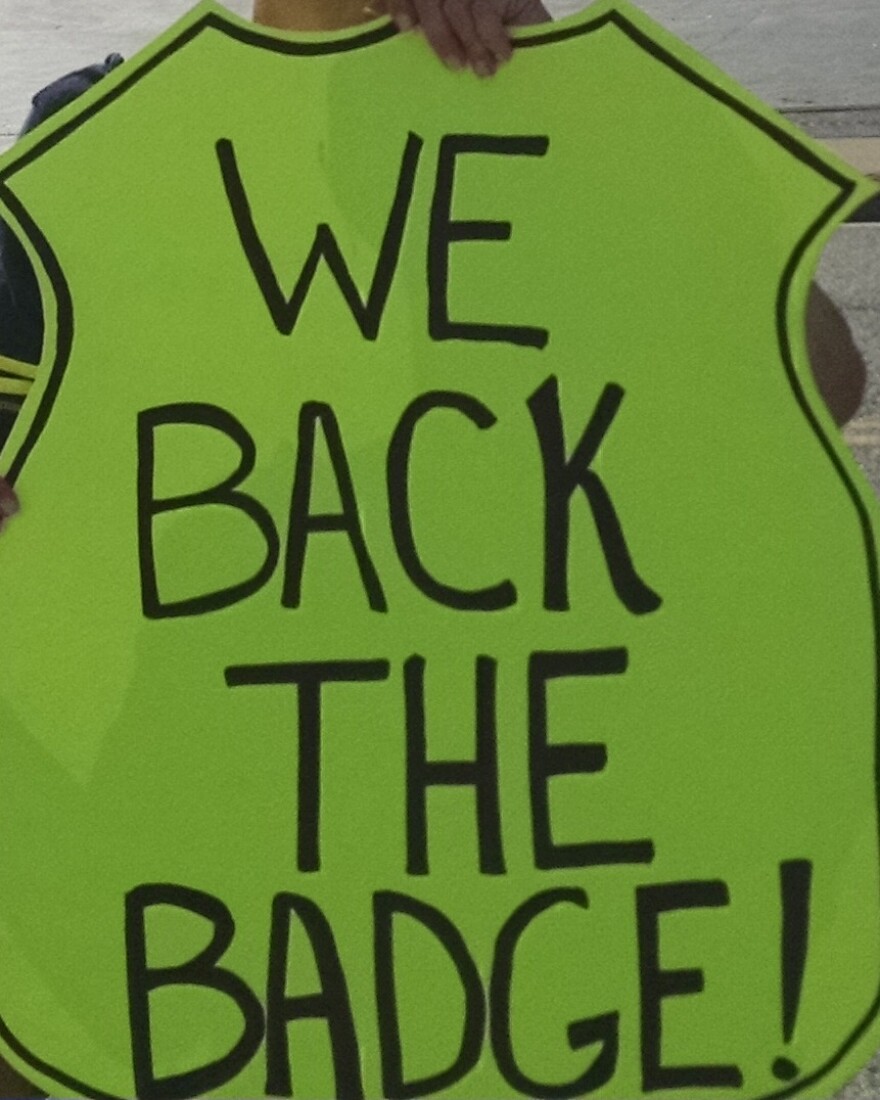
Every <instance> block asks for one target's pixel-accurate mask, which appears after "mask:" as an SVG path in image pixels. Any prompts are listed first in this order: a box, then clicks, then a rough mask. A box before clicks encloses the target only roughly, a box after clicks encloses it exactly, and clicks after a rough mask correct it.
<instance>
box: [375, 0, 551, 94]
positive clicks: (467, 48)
mask: <svg viewBox="0 0 880 1100" xmlns="http://www.w3.org/2000/svg"><path fill="white" fill-rule="evenodd" d="M385 8H386V10H387V12H388V14H389V15H390V16H391V18H392V19H393V20H394V22H395V23H396V24H397V25H398V27H399V28H400V29H401V30H402V31H407V30H411V29H413V28H416V27H417V28H419V30H421V32H422V33H423V34H424V36H425V38H426V39H427V40H428V44H429V45H430V46H431V48H432V49H433V50H434V52H435V53H436V54H437V56H438V57H439V58H440V60H441V61H442V62H443V63H444V64H445V65H448V66H449V68H451V69H463V68H465V67H466V66H469V67H470V68H472V69H473V70H474V72H475V73H476V74H477V75H478V76H492V74H493V73H495V72H496V70H497V69H498V66H499V65H502V64H504V62H505V61H509V60H510V55H511V53H512V52H513V51H512V47H511V44H510V35H509V34H508V30H507V28H508V27H524V26H528V25H529V24H532V23H546V22H548V21H549V20H550V15H549V14H548V12H547V9H546V8H545V7H544V5H543V4H542V3H541V2H540V0H385Z"/></svg>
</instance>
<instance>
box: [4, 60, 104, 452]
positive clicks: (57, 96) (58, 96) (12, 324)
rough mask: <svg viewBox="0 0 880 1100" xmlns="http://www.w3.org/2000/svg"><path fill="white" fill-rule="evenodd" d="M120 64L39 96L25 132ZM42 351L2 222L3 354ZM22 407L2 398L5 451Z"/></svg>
mask: <svg viewBox="0 0 880 1100" xmlns="http://www.w3.org/2000/svg"><path fill="white" fill-rule="evenodd" d="M120 64H122V58H121V57H120V56H119V54H118V53H114V54H110V56H109V57H108V58H107V60H106V61H104V62H102V63H101V64H99V65H89V66H88V68H85V69H80V70H79V71H78V72H75V73H69V74H68V75H67V76H62V77H61V79H60V80H56V81H55V82H54V83H52V84H50V85H49V86H48V87H47V88H44V89H43V90H42V91H41V92H38V93H37V94H36V95H35V96H34V98H33V103H32V106H31V111H30V114H29V115H28V117H27V120H26V122H25V124H24V128H23V129H22V131H21V132H22V134H27V133H30V131H31V130H33V129H35V128H36V127H37V126H39V125H40V123H42V122H45V120H46V119H47V118H51V117H52V115H54V114H55V113H56V112H57V111H60V110H61V108H62V107H66V106H67V104H68V103H72V102H73V100H75V99H76V98H77V96H80V95H82V94H83V92H86V91H88V89H89V88H91V87H92V86H93V85H95V84H97V83H98V81H99V80H101V79H102V78H103V77H105V76H106V75H107V73H109V72H110V71H111V70H113V69H115V68H116V66H117V65H120ZM42 348H43V304H42V302H41V300H40V291H39V286H38V284H37V278H36V276H35V274H34V270H33V268H32V267H31V263H30V260H29V259H28V258H27V254H26V253H25V251H24V249H23V248H22V246H21V245H20V244H19V242H18V238H17V237H16V236H15V234H14V233H12V231H11V230H10V229H9V228H8V226H6V225H5V224H4V223H3V222H2V221H0V355H6V356H8V357H9V358H10V359H19V360H21V362H23V363H37V362H39V359H40V354H41V352H42ZM20 404H21V399H20V398H18V399H17V398H13V397H0V447H2V445H3V443H4V442H5V441H6V437H7V436H8V435H9V432H10V430H11V428H12V424H13V421H14V420H15V414H16V413H17V411H18V408H19V406H20Z"/></svg>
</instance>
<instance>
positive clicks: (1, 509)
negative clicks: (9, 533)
mask: <svg viewBox="0 0 880 1100" xmlns="http://www.w3.org/2000/svg"><path fill="white" fill-rule="evenodd" d="M18 507H19V506H18V497H17V496H16V495H15V490H14V489H13V488H12V486H11V485H10V484H9V482H8V481H5V480H4V479H3V478H2V477H0V531H2V530H3V525H4V524H5V523H6V521H7V520H8V519H11V518H12V516H14V515H15V513H16V512H17V511H18Z"/></svg>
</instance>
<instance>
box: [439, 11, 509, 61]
mask: <svg viewBox="0 0 880 1100" xmlns="http://www.w3.org/2000/svg"><path fill="white" fill-rule="evenodd" d="M471 3H472V0H446V2H445V3H444V5H443V10H444V12H445V13H446V18H447V19H448V20H449V23H450V26H451V27H452V29H453V30H454V31H455V33H456V34H457V35H458V38H459V41H460V42H461V44H462V45H463V46H464V48H465V51H466V52H467V60H468V65H470V67H471V68H472V69H473V70H474V72H475V73H476V74H477V76H492V75H493V74H494V72H495V70H496V69H497V68H498V61H497V59H496V57H495V54H494V53H492V52H491V51H490V50H489V49H488V48H487V46H486V44H485V43H484V42H483V39H482V37H481V36H480V34H479V32H478V31H477V25H476V22H475V20H474V16H473V13H472V10H471Z"/></svg>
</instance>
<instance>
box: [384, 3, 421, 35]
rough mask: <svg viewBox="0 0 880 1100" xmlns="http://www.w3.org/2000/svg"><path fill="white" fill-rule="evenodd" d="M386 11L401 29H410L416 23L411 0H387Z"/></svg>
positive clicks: (416, 18)
mask: <svg viewBox="0 0 880 1100" xmlns="http://www.w3.org/2000/svg"><path fill="white" fill-rule="evenodd" d="M386 8H387V12H388V14H389V15H390V16H391V18H392V19H393V20H394V22H395V23H396V24H397V26H398V28H399V29H400V30H402V31H411V30H412V29H413V27H415V26H416V24H417V23H418V17H417V15H416V9H415V8H414V7H413V5H412V0H388V3H387V5H386Z"/></svg>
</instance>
